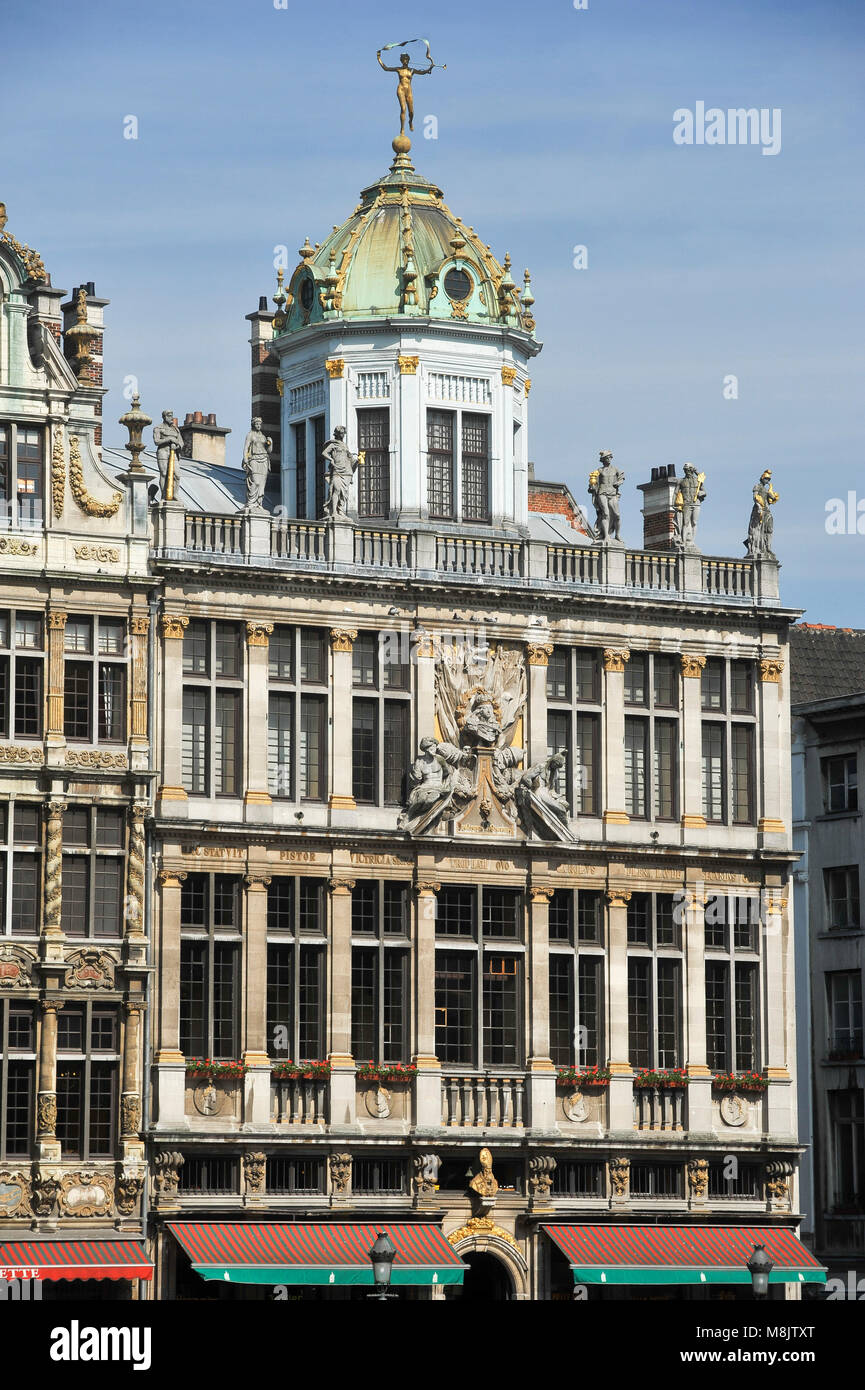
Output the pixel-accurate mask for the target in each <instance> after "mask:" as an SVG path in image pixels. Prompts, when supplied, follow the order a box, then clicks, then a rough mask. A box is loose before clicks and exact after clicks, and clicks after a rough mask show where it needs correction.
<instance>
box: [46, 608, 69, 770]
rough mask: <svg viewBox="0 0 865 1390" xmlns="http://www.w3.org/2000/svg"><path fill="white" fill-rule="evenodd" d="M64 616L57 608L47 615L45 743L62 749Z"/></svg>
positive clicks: (64, 739) (63, 737)
mask: <svg viewBox="0 0 865 1390" xmlns="http://www.w3.org/2000/svg"><path fill="white" fill-rule="evenodd" d="M66 616H67V615H66V614H65V613H64V612H62V611H61V610H60V609H59V608H52V609H51V611H50V612H49V614H48V673H47V675H48V727H47V728H46V730H45V742H46V743H47V744H48V746H49V747H54V748H62V747H63V745H64V744H65V743H66V738H65V736H64V733H63V691H64V668H63V663H64V659H65V658H64V642H65V633H66Z"/></svg>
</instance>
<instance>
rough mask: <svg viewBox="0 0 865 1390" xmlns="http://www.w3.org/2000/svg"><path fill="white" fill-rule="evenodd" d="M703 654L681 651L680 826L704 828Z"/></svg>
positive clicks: (691, 828) (689, 828)
mask: <svg viewBox="0 0 865 1390" xmlns="http://www.w3.org/2000/svg"><path fill="white" fill-rule="evenodd" d="M705 665H706V658H705V657H704V656H691V655H689V654H688V653H686V652H683V653H682V750H683V751H682V829H683V830H705V828H706V818H705V816H704V815H703V724H702V720H703V706H702V698H701V694H700V677H701V675H702V673H703V667H704V666H705Z"/></svg>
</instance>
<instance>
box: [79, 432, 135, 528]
mask: <svg viewBox="0 0 865 1390" xmlns="http://www.w3.org/2000/svg"><path fill="white" fill-rule="evenodd" d="M69 486H70V487H71V489H72V496H73V497H74V498H75V501H76V502H77V503H78V506H79V507H80V508H81V510H82V512H85V513H86V515H87V516H104V517H107V516H113V515H114V513H115V512H116V511H117V508H118V507H119V506H120V503H121V502H122V501H123V494H122V493H121V492H115V493H114V495H113V496H112V499H111V501H110V502H99V501H97V499H96V498H95V497H91V495H90V493H89V492H88V491H87V488H86V487H85V485H84V469H83V466H82V463H81V447H80V445H79V442H78V435H77V434H70V436H69Z"/></svg>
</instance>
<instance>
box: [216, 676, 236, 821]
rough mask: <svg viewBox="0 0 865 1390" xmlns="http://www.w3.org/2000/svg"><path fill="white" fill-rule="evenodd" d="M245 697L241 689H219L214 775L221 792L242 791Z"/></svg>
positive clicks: (226, 794) (217, 790) (225, 794)
mask: <svg viewBox="0 0 865 1390" xmlns="http://www.w3.org/2000/svg"><path fill="white" fill-rule="evenodd" d="M241 700H242V695H241V692H240V691H239V690H217V692H216V736H215V746H214V759H213V774H214V789H215V791H216V792H217V794H219V793H221V794H222V795H224V796H237V795H239V793H240V791H241V776H242V764H243V750H242V747H241V734H242V728H241Z"/></svg>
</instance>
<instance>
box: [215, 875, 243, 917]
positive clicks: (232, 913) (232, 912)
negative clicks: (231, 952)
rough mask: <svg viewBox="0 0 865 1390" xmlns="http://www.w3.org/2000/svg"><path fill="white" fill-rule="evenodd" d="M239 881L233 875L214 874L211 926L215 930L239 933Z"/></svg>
mask: <svg viewBox="0 0 865 1390" xmlns="http://www.w3.org/2000/svg"><path fill="white" fill-rule="evenodd" d="M239 888H240V880H239V879H238V878H237V877H236V876H235V875H234V874H214V877H213V925H214V927H216V928H217V930H220V929H221V930H223V931H226V930H227V931H240V912H239V902H238V900H239Z"/></svg>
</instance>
